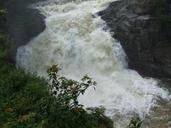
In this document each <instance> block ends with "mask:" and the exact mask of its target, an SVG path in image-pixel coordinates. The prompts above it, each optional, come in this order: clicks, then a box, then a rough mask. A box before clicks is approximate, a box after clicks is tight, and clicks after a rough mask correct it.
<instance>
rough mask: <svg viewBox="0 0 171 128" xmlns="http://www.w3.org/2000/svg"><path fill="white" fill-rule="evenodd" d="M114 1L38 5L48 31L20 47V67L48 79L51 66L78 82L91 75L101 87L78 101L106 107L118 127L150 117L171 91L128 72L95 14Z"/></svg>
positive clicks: (78, 0) (117, 47)
mask: <svg viewBox="0 0 171 128" xmlns="http://www.w3.org/2000/svg"><path fill="white" fill-rule="evenodd" d="M113 1H114V0H48V1H46V2H44V3H38V4H36V5H34V8H37V9H39V10H40V12H41V13H42V14H43V15H44V16H45V17H46V18H45V23H46V29H45V30H44V31H43V32H42V33H41V34H40V35H39V36H37V37H36V38H34V39H33V40H32V41H30V42H29V44H27V45H25V46H22V47H20V48H18V51H17V57H16V61H17V65H18V66H20V67H23V68H25V69H26V70H28V71H31V72H36V73H38V75H41V76H45V77H46V70H47V68H48V67H49V66H51V65H53V64H59V65H61V67H62V70H61V71H60V74H61V75H63V76H66V77H68V78H71V79H74V80H80V79H81V77H82V76H84V75H85V74H88V75H89V76H90V77H92V78H93V80H95V81H96V82H97V87H96V90H94V89H93V88H89V89H88V90H87V91H86V93H85V95H82V96H80V97H79V102H80V103H81V104H83V105H84V106H85V107H99V106H103V107H105V108H106V112H105V113H106V115H107V116H109V117H111V118H113V119H114V120H115V122H116V125H117V127H118V128H119V127H121V128H123V127H124V126H122V123H123V122H124V120H126V119H127V116H129V115H130V114H132V113H138V114H139V115H140V116H141V117H144V116H145V115H146V114H149V112H150V110H151V108H152V107H154V106H155V105H157V100H158V98H163V99H167V98H168V97H169V94H168V92H167V90H165V89H162V88H160V87H158V83H157V81H156V80H154V79H152V78H142V77H141V76H140V75H139V74H138V73H137V72H136V71H134V70H130V69H128V68H127V62H126V55H125V53H124V50H123V49H122V47H121V45H120V43H119V42H118V41H116V40H115V39H113V38H112V36H111V33H110V32H109V29H108V27H107V26H106V24H105V22H104V21H103V20H102V19H101V17H99V16H98V15H97V12H99V11H101V10H103V9H105V8H106V7H107V6H108V5H109V4H110V2H113Z"/></svg>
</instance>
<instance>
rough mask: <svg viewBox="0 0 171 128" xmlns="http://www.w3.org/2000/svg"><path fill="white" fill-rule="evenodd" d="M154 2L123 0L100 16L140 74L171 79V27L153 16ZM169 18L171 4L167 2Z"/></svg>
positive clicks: (131, 66) (168, 15)
mask: <svg viewBox="0 0 171 128" xmlns="http://www.w3.org/2000/svg"><path fill="white" fill-rule="evenodd" d="M152 2H154V1H152V0H120V1H116V2H113V3H111V5H110V6H109V7H108V8H107V9H106V10H104V11H102V12H100V13H99V15H101V16H102V18H103V19H104V20H105V21H106V22H107V24H108V26H109V27H110V28H111V31H112V32H114V35H113V36H114V37H115V38H116V39H118V40H119V41H120V42H121V44H122V46H123V48H124V50H125V52H126V54H127V56H128V61H129V62H128V63H129V67H130V68H132V69H135V70H137V71H138V72H139V73H140V74H142V75H146V76H152V77H158V78H171V25H170V21H168V22H167V25H166V22H161V19H160V17H159V16H157V15H155V14H154V13H153V7H152ZM167 2H168V3H167V4H166V5H167V7H169V8H168V9H167V14H166V15H167V18H168V17H170V14H171V9H170V7H171V1H167Z"/></svg>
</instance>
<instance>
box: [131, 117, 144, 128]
mask: <svg viewBox="0 0 171 128" xmlns="http://www.w3.org/2000/svg"><path fill="white" fill-rule="evenodd" d="M141 127H142V120H141V118H140V117H139V116H138V115H136V116H134V117H133V118H132V119H131V121H130V123H129V125H128V128H141Z"/></svg>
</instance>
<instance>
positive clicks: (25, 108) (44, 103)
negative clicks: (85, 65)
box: [0, 11, 112, 128]
mask: <svg viewBox="0 0 171 128" xmlns="http://www.w3.org/2000/svg"><path fill="white" fill-rule="evenodd" d="M1 12H2V13H3V12H4V11H1ZM2 17H4V13H3V15H1V19H0V20H2V19H3V18H2ZM1 23H2V22H1ZM1 25H4V24H1ZM11 46H12V45H11V41H10V40H9V38H8V36H6V34H4V33H2V32H0V128H98V127H99V126H100V125H104V128H105V127H106V128H111V127H112V122H111V121H110V120H109V119H107V118H105V119H104V117H105V116H104V115H103V114H102V113H101V111H92V113H87V111H85V109H83V107H82V106H81V105H79V104H78V101H77V98H78V95H79V94H80V93H84V91H85V90H86V88H87V87H89V85H92V84H94V83H92V81H91V78H89V77H84V79H83V82H82V83H80V82H77V81H73V80H69V79H67V78H65V77H56V76H57V72H53V71H52V70H48V73H49V77H50V78H51V79H50V80H52V78H53V80H55V81H53V80H52V81H50V82H48V81H47V80H45V79H43V78H40V77H38V76H37V75H35V74H31V73H26V72H25V71H23V70H22V69H17V68H16V67H15V65H14V64H13V63H11V58H10V56H11V55H10V54H11V49H12V48H11ZM53 69H54V68H53ZM53 73H55V74H53ZM54 78H58V79H54ZM59 81H60V83H59V85H58V87H61V88H62V89H63V91H67V93H59V94H60V95H61V96H62V97H59V95H58V96H57V97H56V96H54V91H53V89H54V87H57V86H56V83H58V82H59ZM51 82H52V83H51ZM54 82H55V83H54ZM50 83H51V86H48V84H50ZM81 85H84V86H83V87H85V88H82V87H81ZM73 86H74V87H77V88H76V89H75V90H74V91H73V90H67V88H68V87H73ZM66 87H67V88H66ZM61 88H60V89H61ZM56 89H57V88H56ZM58 91H59V90H58ZM68 91H71V92H72V93H68ZM52 92H53V93H52ZM63 94H65V96H64V95H63ZM70 94H72V96H71V97H70ZM63 96H64V97H65V99H63ZM61 99H63V100H61ZM59 100H61V101H59ZM71 100H72V101H73V102H72V103H73V104H70V101H71ZM66 101H67V102H66ZM65 103H67V104H65Z"/></svg>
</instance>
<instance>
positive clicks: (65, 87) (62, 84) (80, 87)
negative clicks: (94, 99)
mask: <svg viewBox="0 0 171 128" xmlns="http://www.w3.org/2000/svg"><path fill="white" fill-rule="evenodd" d="M59 70H60V68H59V66H58V65H53V66H52V67H50V68H49V69H48V71H47V72H48V76H49V78H50V80H49V88H50V91H51V93H52V94H53V95H55V96H56V98H57V101H58V103H59V104H60V105H62V106H63V107H67V108H68V109H75V108H82V105H80V104H79V103H78V96H79V95H80V94H82V95H83V94H84V93H85V91H86V89H87V88H88V87H90V86H93V87H95V85H96V82H95V81H92V78H90V77H89V76H88V75H85V76H84V77H83V78H82V79H81V82H78V81H75V80H71V79H67V78H65V77H60V76H59V75H58V72H59Z"/></svg>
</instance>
